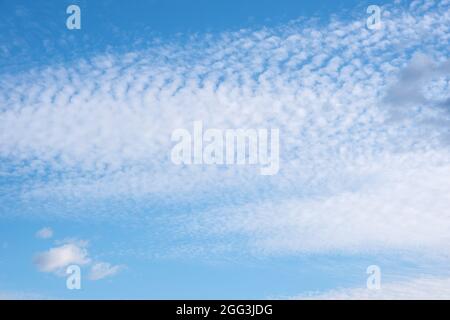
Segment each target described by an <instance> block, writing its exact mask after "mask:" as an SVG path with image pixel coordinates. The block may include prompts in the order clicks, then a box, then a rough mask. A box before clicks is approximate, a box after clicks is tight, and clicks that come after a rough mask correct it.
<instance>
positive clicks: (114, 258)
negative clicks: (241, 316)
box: [0, 0, 450, 299]
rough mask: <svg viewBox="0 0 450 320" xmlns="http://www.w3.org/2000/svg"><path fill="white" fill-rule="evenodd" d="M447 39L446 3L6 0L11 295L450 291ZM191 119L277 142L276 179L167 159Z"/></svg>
mask: <svg viewBox="0 0 450 320" xmlns="http://www.w3.org/2000/svg"><path fill="white" fill-rule="evenodd" d="M70 4H76V5H78V6H79V7H80V9H81V29H80V30H68V29H67V28H66V19H67V17H68V16H69V15H68V14H66V8H67V6H69V5H70ZM373 4H375V5H378V6H379V7H380V10H381V28H380V29H377V30H372V29H369V28H368V27H367V25H366V20H367V18H368V17H369V14H368V13H367V12H366V9H367V7H368V6H369V5H373ZM449 36H450V4H449V1H446V0H442V1H421V0H420V1H384V2H383V1H381V2H377V3H373V2H372V1H350V0H349V1H288V0H283V1H250V0H247V1H181V0H180V1H169V0H167V1H156V0H154V1H131V0H130V1H127V2H123V1H95V2H94V1H78V2H74V1H41V2H39V3H35V2H31V1H6V0H0V298H62V299H79V298H84V299H92V298H101V299H103V298H106V299H108V298H119V299H130V298H132V299H146V298H148V299H171V298H179V299H183V298H186V299H195V298H202V299H214V298H230V299H231V298H238V299H240V298H248V299H265V298H304V297H311V296H312V297H315V298H355V297H368V298H371V297H373V298H380V297H387V298H398V297H412V298H415V297H423V294H425V293H427V294H430V296H432V297H438V298H441V297H450V275H449V272H448V270H446V269H447V268H446V266H447V265H448V249H449V247H448V243H450V242H449V241H448V240H450V239H449V236H450V213H449V212H448V208H449V206H450V201H449V199H448V193H449V191H450V184H449V183H450V182H449V181H450V179H449V178H450V176H449V173H450V157H449V155H450V150H449V141H450V140H449V132H448V127H449V126H448V125H449V124H450V112H449V110H450V109H449V108H450V104H449V101H450V96H449V94H448V92H450V91H449V88H450V64H449V59H448V58H449V49H448V42H449ZM199 120H200V121H202V122H203V124H204V126H205V127H208V128H217V129H220V130H226V129H230V128H231V129H237V128H246V129H248V128H250V129H253V128H254V129H258V128H268V129H270V128H276V129H279V131H280V170H279V172H278V173H277V174H275V175H272V176H263V175H260V174H259V170H258V168H255V167H254V166H235V165H217V166H215V165H193V166H177V165H175V164H174V163H173V162H171V160H170V152H171V148H172V147H173V144H174V143H173V141H171V134H172V132H173V131H174V130H175V129H177V128H185V129H186V130H192V126H193V123H194V121H199ZM71 264H76V265H80V266H81V270H82V289H81V290H68V289H67V288H66V277H65V275H64V271H65V268H66V267H67V266H68V265H71ZM370 265H377V266H379V268H380V269H381V274H382V289H381V290H376V291H373V290H368V289H367V288H366V280H367V277H368V275H367V274H366V269H367V267H368V266H370Z"/></svg>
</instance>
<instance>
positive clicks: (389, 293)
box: [291, 277, 450, 300]
mask: <svg viewBox="0 0 450 320" xmlns="http://www.w3.org/2000/svg"><path fill="white" fill-rule="evenodd" d="M291 299H317V300H448V299H450V278H445V277H443V278H440V277H419V278H415V279H407V280H402V281H397V282H391V283H386V284H382V285H381V289H379V290H369V289H367V288H362V287H361V288H347V289H336V290H330V291H327V292H323V293H310V294H306V295H299V296H296V297H292V298H291Z"/></svg>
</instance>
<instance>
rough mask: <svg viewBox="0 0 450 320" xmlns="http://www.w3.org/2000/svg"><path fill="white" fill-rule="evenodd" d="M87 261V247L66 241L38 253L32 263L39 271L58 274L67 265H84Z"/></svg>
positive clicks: (88, 260)
mask: <svg viewBox="0 0 450 320" xmlns="http://www.w3.org/2000/svg"><path fill="white" fill-rule="evenodd" d="M89 262H90V259H89V257H88V252H87V249H86V248H85V246H83V245H80V244H79V243H66V244H63V245H61V246H59V247H55V248H51V249H49V250H48V251H45V252H41V253H38V254H37V255H36V256H35V258H34V264H35V265H36V266H37V268H38V269H39V271H41V272H54V273H56V274H60V273H61V272H62V271H63V268H65V267H67V266H68V265H71V264H77V265H85V264H88V263H89Z"/></svg>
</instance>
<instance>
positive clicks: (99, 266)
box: [89, 262, 123, 281]
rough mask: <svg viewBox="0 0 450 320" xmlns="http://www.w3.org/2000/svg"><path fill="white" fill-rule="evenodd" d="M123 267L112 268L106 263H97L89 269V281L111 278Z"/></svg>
mask: <svg viewBox="0 0 450 320" xmlns="http://www.w3.org/2000/svg"><path fill="white" fill-rule="evenodd" d="M122 269H123V266H119V265H116V266H113V265H111V264H110V263H107V262H98V263H95V264H94V265H93V266H92V267H91V272H90V273H89V279H90V280H94V281H95V280H100V279H103V278H106V277H111V276H113V275H115V274H117V273H118V272H119V271H120V270H122Z"/></svg>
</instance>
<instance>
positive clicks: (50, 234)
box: [36, 227, 53, 239]
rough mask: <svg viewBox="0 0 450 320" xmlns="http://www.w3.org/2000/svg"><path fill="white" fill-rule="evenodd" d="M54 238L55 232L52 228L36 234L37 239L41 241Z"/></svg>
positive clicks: (41, 230)
mask: <svg viewBox="0 0 450 320" xmlns="http://www.w3.org/2000/svg"><path fill="white" fill-rule="evenodd" d="M51 237H53V230H52V228H50V227H45V228H42V229H40V230H39V231H38V232H36V238H39V239H50V238H51Z"/></svg>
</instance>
